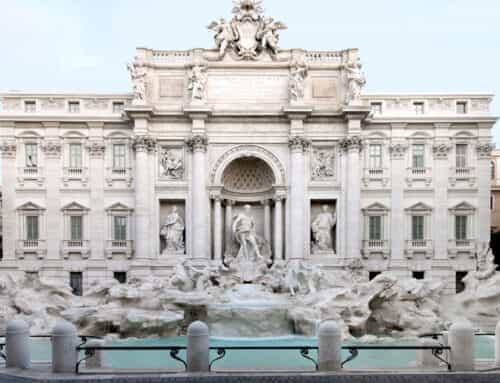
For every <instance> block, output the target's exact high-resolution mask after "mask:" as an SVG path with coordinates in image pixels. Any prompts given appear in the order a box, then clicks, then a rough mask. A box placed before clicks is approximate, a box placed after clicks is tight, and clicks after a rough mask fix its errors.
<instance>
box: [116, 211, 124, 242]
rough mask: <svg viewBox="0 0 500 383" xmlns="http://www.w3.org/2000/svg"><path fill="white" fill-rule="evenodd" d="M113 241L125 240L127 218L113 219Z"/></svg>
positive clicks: (117, 217) (118, 217)
mask: <svg viewBox="0 0 500 383" xmlns="http://www.w3.org/2000/svg"><path fill="white" fill-rule="evenodd" d="M114 229H115V230H114V239H115V241H126V240H127V217H123V216H115V217H114Z"/></svg>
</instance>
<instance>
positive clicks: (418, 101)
mask: <svg viewBox="0 0 500 383" xmlns="http://www.w3.org/2000/svg"><path fill="white" fill-rule="evenodd" d="M410 105H411V108H412V113H413V114H414V115H416V116H423V115H425V114H427V113H428V111H429V105H428V103H427V100H423V99H414V100H411V103H410ZM417 105H419V106H420V105H422V112H421V113H419V112H418V111H417Z"/></svg>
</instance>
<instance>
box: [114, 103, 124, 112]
mask: <svg viewBox="0 0 500 383" xmlns="http://www.w3.org/2000/svg"><path fill="white" fill-rule="evenodd" d="M124 109H125V104H124V103H123V102H121V101H115V102H113V113H121V112H123V110H124Z"/></svg>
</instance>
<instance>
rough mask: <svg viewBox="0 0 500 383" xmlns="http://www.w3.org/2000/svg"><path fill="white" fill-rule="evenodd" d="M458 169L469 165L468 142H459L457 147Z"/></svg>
mask: <svg viewBox="0 0 500 383" xmlns="http://www.w3.org/2000/svg"><path fill="white" fill-rule="evenodd" d="M455 151H456V162H457V169H464V168H466V167H467V144H457V146H456V147H455Z"/></svg>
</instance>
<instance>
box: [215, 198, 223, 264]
mask: <svg viewBox="0 0 500 383" xmlns="http://www.w3.org/2000/svg"><path fill="white" fill-rule="evenodd" d="M213 200H214V259H215V260H216V261H220V260H221V259H222V206H221V197H220V196H214V197H213Z"/></svg>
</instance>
